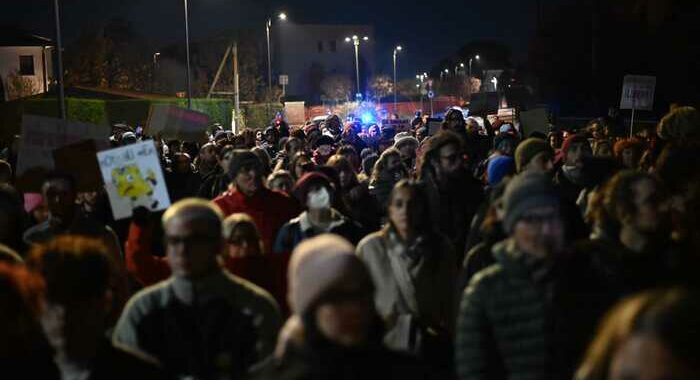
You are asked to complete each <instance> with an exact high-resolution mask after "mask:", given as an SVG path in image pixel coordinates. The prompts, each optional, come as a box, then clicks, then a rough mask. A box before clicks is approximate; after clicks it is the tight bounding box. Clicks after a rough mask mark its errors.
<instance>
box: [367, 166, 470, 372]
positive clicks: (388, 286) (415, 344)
mask: <svg viewBox="0 0 700 380" xmlns="http://www.w3.org/2000/svg"><path fill="white" fill-rule="evenodd" d="M428 207H429V203H428V198H427V194H426V192H425V186H424V185H423V184H421V183H417V182H412V181H409V180H402V181H400V182H399V183H397V184H396V186H395V187H394V190H393V191H392V192H391V197H390V200H389V207H388V214H389V223H387V224H386V226H385V227H384V228H382V229H381V230H380V231H377V232H375V233H373V234H370V235H368V236H367V237H365V238H364V239H363V240H362V241H361V242H360V243H359V244H358V246H357V255H358V256H359V257H360V259H362V261H364V262H365V264H367V267H368V269H369V271H370V273H371V275H372V278H373V280H374V283H375V284H376V286H377V292H376V294H375V306H376V308H377V311H378V312H379V314H380V315H381V317H382V319H384V321H385V323H386V325H387V332H386V334H385V336H384V342H385V343H386V344H387V345H388V346H389V347H390V348H392V349H396V350H402V351H408V352H412V353H415V354H418V355H419V356H421V357H423V358H425V359H426V361H427V362H428V363H429V364H431V365H432V366H434V367H435V370H436V371H440V370H444V369H445V368H452V366H451V363H452V360H451V359H452V353H451V343H452V342H451V341H452V338H451V337H452V336H453V335H454V320H455V309H456V292H455V283H456V277H457V264H456V258H455V255H454V249H453V247H452V244H451V243H450V242H449V240H448V239H447V238H445V237H444V236H442V235H440V234H439V233H437V232H436V231H435V227H434V223H433V222H432V220H431V218H430V210H429V208H428ZM445 375H449V373H446V374H445Z"/></svg>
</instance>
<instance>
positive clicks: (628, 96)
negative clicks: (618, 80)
mask: <svg viewBox="0 0 700 380" xmlns="http://www.w3.org/2000/svg"><path fill="white" fill-rule="evenodd" d="M655 90H656V77H651V76H643V75H625V79H624V80H623V83H622V99H621V100H620V109H621V110H631V109H635V110H643V111H651V110H653V109H654V91H655Z"/></svg>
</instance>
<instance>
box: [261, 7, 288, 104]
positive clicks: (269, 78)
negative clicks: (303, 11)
mask: <svg viewBox="0 0 700 380" xmlns="http://www.w3.org/2000/svg"><path fill="white" fill-rule="evenodd" d="M277 18H278V19H279V20H280V21H286V20H287V14H286V13H284V12H282V13H280V14H278V15H277ZM271 27H272V17H270V18H268V19H267V22H266V23H265V33H266V35H267V91H268V94H272V58H271V54H270V28H271Z"/></svg>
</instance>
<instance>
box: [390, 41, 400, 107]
mask: <svg viewBox="0 0 700 380" xmlns="http://www.w3.org/2000/svg"><path fill="white" fill-rule="evenodd" d="M401 50H402V47H401V45H399V46H397V47H395V48H394V88H393V89H392V90H393V92H394V113H396V112H397V111H396V90H397V84H396V55H397V54H398V52H400V51H401Z"/></svg>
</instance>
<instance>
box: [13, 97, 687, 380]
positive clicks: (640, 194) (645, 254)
mask: <svg viewBox="0 0 700 380" xmlns="http://www.w3.org/2000/svg"><path fill="white" fill-rule="evenodd" d="M479 116H485V115H479ZM479 116H469V117H466V118H465V115H464V112H463V111H462V110H461V109H458V108H451V109H449V110H447V112H446V114H445V116H444V120H443V122H442V125H441V127H440V128H432V127H431V126H430V125H428V124H427V119H426V118H421V117H416V118H415V119H414V120H413V121H412V122H411V123H410V125H401V124H392V123H386V124H385V125H382V126H379V125H370V126H363V125H362V124H361V123H359V122H357V121H352V120H350V121H347V122H345V123H343V122H342V121H341V119H340V118H339V117H338V116H337V115H330V116H328V117H327V118H326V119H325V120H324V121H320V122H313V121H310V122H307V123H306V124H305V125H303V126H297V127H290V126H288V125H287V124H286V123H285V122H284V121H282V120H277V121H276V122H275V123H274V125H273V126H270V127H268V128H266V129H264V130H252V129H249V130H244V131H242V132H241V133H239V134H234V133H232V132H230V131H225V130H223V129H222V128H220V127H217V128H214V129H213V130H212V131H211V133H209V134H208V136H206V137H207V138H208V141H207V142H193V141H178V140H168V139H163V138H161V137H160V136H141V135H137V134H135V133H134V131H132V130H130V129H129V127H128V126H124V125H119V126H115V128H114V134H113V136H112V137H111V138H110V142H111V144H112V145H113V146H115V147H116V146H122V145H128V144H133V143H136V142H138V141H139V140H148V139H152V140H153V141H154V142H155V146H156V148H157V149H158V152H159V157H160V160H161V166H162V169H163V172H164V175H165V181H166V184H167V188H168V192H169V196H170V199H171V201H172V205H171V206H170V207H169V208H167V209H166V210H163V211H161V212H152V211H149V210H148V209H147V208H145V207H137V208H136V209H134V210H133V216H132V217H130V218H127V219H121V220H114V217H113V216H112V212H111V209H110V206H109V201H108V196H107V193H106V191H101V192H80V191H79V189H78V186H77V179H78V178H76V176H79V175H80V173H65V172H58V171H54V172H51V173H49V174H48V175H47V176H46V177H45V179H44V181H43V186H42V188H41V192H36V193H32V192H20V191H18V190H17V188H16V187H15V175H14V168H16V156H17V154H16V153H17V152H15V151H13V149H12V148H11V147H10V148H8V149H6V150H5V151H4V152H3V153H2V154H3V157H4V159H3V160H0V243H1V245H0V305H1V307H0V309H1V310H2V312H1V313H0V321H2V322H1V323H0V362H1V363H2V367H3V376H2V377H3V378H5V375H7V376H8V377H7V378H26V379H30V378H32V379H33V378H37V379H39V378H41V379H69V380H73V379H76V380H85V379H168V378H172V379H213V380H214V379H215V380H219V379H221V380H223V379H243V378H251V379H341V378H342V379H363V378H402V379H406V380H408V379H460V380H478V379H576V380H603V379H610V380H623V379H624V380H631V379H697V378H700V349H698V343H697V342H698V341H700V336H698V335H699V334H700V295H698V294H697V293H696V290H695V288H696V286H697V285H698V281H697V280H696V279H697V278H698V275H697V272H698V270H699V269H698V268H700V266H699V265H700V257H699V256H698V253H699V252H700V228H698V225H699V224H698V216H699V215H700V171H698V169H697V168H700V112H698V111H697V110H696V109H695V108H692V107H674V108H673V109H672V110H671V111H670V112H669V113H668V114H667V115H666V116H665V117H664V118H663V119H661V120H660V122H659V123H658V124H657V125H655V126H654V127H653V128H647V129H644V130H643V131H641V132H638V133H636V135H635V136H634V137H625V136H620V135H618V134H617V133H616V131H618V128H615V125H614V120H610V119H607V118H600V119H595V120H593V121H591V122H590V123H589V124H588V125H587V126H586V127H584V128H579V129H578V130H573V129H570V128H567V127H566V126H555V125H550V126H549V133H548V134H545V133H542V132H532V133H529V134H525V132H524V131H523V129H522V128H520V126H519V125H513V124H511V123H506V122H503V121H500V120H497V121H496V122H494V123H493V124H492V123H490V122H489V120H488V118H486V117H479Z"/></svg>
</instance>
